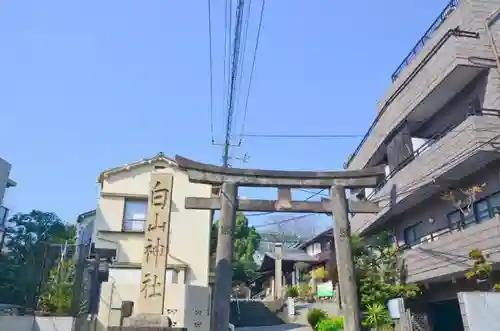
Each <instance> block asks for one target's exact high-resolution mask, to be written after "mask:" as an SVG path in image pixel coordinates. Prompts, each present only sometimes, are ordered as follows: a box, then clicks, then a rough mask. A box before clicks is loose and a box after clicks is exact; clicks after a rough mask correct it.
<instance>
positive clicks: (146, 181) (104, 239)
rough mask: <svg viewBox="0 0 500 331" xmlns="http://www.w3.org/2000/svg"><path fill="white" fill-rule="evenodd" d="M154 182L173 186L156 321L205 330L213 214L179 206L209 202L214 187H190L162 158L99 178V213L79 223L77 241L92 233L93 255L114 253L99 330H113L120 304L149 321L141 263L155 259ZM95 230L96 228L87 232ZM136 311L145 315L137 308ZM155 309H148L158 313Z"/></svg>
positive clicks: (103, 293)
mask: <svg viewBox="0 0 500 331" xmlns="http://www.w3.org/2000/svg"><path fill="white" fill-rule="evenodd" d="M153 176H155V178H157V177H158V176H160V177H161V176H167V177H168V178H171V181H170V183H171V184H172V185H171V189H168V191H169V194H170V195H169V208H170V209H169V212H168V215H167V217H169V219H170V226H169V240H168V255H167V257H166V264H165V268H166V271H165V272H164V273H165V278H164V279H158V281H157V283H158V284H161V286H160V285H158V286H160V287H161V289H162V290H161V291H163V292H164V297H162V298H163V299H162V302H161V303H160V304H159V306H160V307H161V306H163V307H164V309H163V310H162V309H161V308H160V311H159V312H154V313H158V314H162V315H165V316H169V318H170V319H171V320H172V321H173V322H174V324H175V325H177V326H186V327H193V326H192V325H190V324H193V323H195V322H196V323H202V324H206V327H207V328H208V320H209V315H210V291H209V287H208V283H209V240H210V229H211V223H212V217H211V213H210V211H205V210H201V211H200V210H186V209H185V208H184V203H185V198H186V197H187V196H199V197H210V196H211V187H210V186H208V185H203V184H193V183H190V182H189V180H188V176H187V174H186V173H185V172H183V171H181V170H180V169H179V168H178V167H177V165H176V164H175V161H173V160H171V159H168V158H166V157H165V156H163V154H161V153H160V154H158V155H157V156H156V157H154V158H151V159H145V160H141V161H138V162H134V163H131V164H127V165H124V166H121V167H117V168H113V169H109V170H106V171H104V172H103V173H101V175H100V176H99V180H98V181H99V197H98V204H97V208H96V210H95V212H93V211H92V212H89V213H86V215H85V216H83V217H82V218H81V221H80V224H82V221H83V220H86V222H87V223H86V224H87V226H82V227H81V230H82V231H81V238H82V240H85V239H84V238H87V237H88V236H89V234H90V233H91V234H92V235H91V236H92V239H91V240H92V241H93V243H94V245H95V250H96V251H97V252H106V251H113V252H114V254H113V255H114V257H113V259H112V263H111V264H110V267H109V280H108V281H107V282H105V283H102V285H101V302H100V305H99V322H100V324H101V325H103V326H117V325H118V324H119V317H120V314H119V308H120V307H121V304H122V302H124V301H133V302H135V303H136V305H135V308H134V311H136V310H137V309H139V310H140V312H141V313H148V312H147V311H144V310H145V308H144V307H145V306H144V305H146V304H145V303H144V301H145V300H146V301H147V300H149V299H148V298H150V297H151V295H146V292H145V289H144V288H143V287H144V286H145V285H144V284H145V282H146V280H145V278H144V277H146V276H148V275H149V271H148V272H147V273H145V271H144V270H143V269H144V268H145V265H144V263H145V261H148V260H151V254H155V253H154V252H155V251H154V249H152V248H151V247H149V246H151V245H149V246H148V242H149V241H150V240H149V236H150V232H151V229H152V228H153V226H152V223H151V218H149V219H148V212H150V211H151V209H150V207H148V205H149V206H151V199H152V198H151V197H152V196H153V195H152V193H151V191H150V190H151V187H150V184H151V181H152V177H153ZM148 220H149V221H148ZM148 222H149V223H148ZM92 223H93V226H88V224H92ZM154 227H156V226H154ZM90 229H91V230H90ZM163 235H164V234H163ZM163 235H161V236H163ZM159 238H160V237H159ZM162 238H163V237H162ZM87 240H88V239H87ZM146 241H148V242H146ZM148 247H149V248H148ZM156 249H157V250H158V252H157V253H158V254H156V255H157V256H160V255H161V254H163V253H162V252H164V251H165V247H164V245H163V246H162V248H160V247H157V248H156ZM148 268H149V267H148ZM148 270H149V269H148ZM148 277H149V276H148ZM155 285H156V283H155ZM156 290H157V291H160V290H159V289H158V288H156ZM143 295H144V297H143ZM153 299H155V298H153ZM155 300H157V299H155ZM138 303H139V306H141V305H142V307H138ZM157 306H158V305H155V307H153V308H154V309H157ZM188 307H189V309H188ZM153 308H152V309H153ZM146 310H147V309H146ZM195 310H196V311H201V312H202V313H200V314H198V315H196V316H194V315H193V314H194V313H193V312H192V311H195ZM152 313H153V312H152ZM191 315H193V316H191ZM197 325H198V324H197Z"/></svg>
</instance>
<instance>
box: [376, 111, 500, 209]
mask: <svg viewBox="0 0 500 331" xmlns="http://www.w3.org/2000/svg"><path fill="white" fill-rule="evenodd" d="M481 115H488V116H496V117H500V111H499V110H496V109H485V108H481V109H472V110H471V111H470V112H469V113H467V114H466V118H468V117H469V116H481ZM464 120H465V119H464ZM458 125H460V123H458V124H452V125H449V126H447V127H446V128H445V129H444V130H441V131H439V132H438V133H436V134H434V135H433V136H432V137H431V138H430V139H428V140H427V141H426V142H425V143H424V144H422V145H421V146H420V147H419V148H417V149H416V150H414V151H413V153H412V154H411V155H410V156H408V157H407V158H406V159H404V160H403V161H402V162H401V163H400V164H399V165H398V166H397V167H395V168H394V169H392V170H391V172H389V174H388V175H387V176H386V177H385V179H384V180H383V181H382V182H381V183H380V184H379V185H378V186H377V187H375V189H374V190H373V191H372V192H371V193H370V195H368V197H367V199H368V200H369V199H371V198H372V197H373V196H374V195H375V194H377V192H378V191H380V189H382V187H384V185H385V184H387V182H388V181H389V180H390V179H391V178H393V177H394V176H395V175H396V174H397V173H398V172H400V171H401V170H402V169H403V168H404V167H406V166H407V165H408V164H409V163H410V162H411V161H413V160H414V159H415V158H416V157H418V156H419V155H421V154H423V153H424V152H425V151H426V150H427V149H428V148H429V147H431V146H432V145H434V144H435V143H437V142H438V141H439V140H440V139H441V138H443V137H444V136H446V135H447V134H448V133H450V132H451V131H453V130H454V129H455V128H456V127H457V126H458Z"/></svg>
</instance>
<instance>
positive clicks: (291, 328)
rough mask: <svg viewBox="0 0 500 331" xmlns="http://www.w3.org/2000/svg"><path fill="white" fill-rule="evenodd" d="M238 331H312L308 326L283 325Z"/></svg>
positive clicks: (243, 328) (247, 328)
mask: <svg viewBox="0 0 500 331" xmlns="http://www.w3.org/2000/svg"><path fill="white" fill-rule="evenodd" d="M236 331H312V329H311V327H310V326H308V325H300V324H282V325H274V326H253V327H241V328H236Z"/></svg>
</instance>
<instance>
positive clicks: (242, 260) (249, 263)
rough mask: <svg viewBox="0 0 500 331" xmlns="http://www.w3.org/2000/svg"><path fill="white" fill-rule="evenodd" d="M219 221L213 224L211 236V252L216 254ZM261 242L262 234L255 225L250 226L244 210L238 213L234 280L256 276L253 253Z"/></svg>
mask: <svg viewBox="0 0 500 331" xmlns="http://www.w3.org/2000/svg"><path fill="white" fill-rule="evenodd" d="M218 230H219V221H216V222H215V223H214V224H212V232H211V236H210V254H211V255H215V251H216V249H217V233H218ZM259 243H260V235H259V233H258V232H257V230H256V229H255V228H254V227H253V226H249V224H248V219H247V218H246V217H245V215H244V214H243V213H242V212H238V213H237V214H236V226H235V229H234V255H233V259H234V260H233V282H243V283H246V282H247V281H249V280H251V279H252V278H254V277H255V276H256V275H257V273H256V265H255V262H254V259H253V255H254V253H255V251H256V249H257V248H258V246H259Z"/></svg>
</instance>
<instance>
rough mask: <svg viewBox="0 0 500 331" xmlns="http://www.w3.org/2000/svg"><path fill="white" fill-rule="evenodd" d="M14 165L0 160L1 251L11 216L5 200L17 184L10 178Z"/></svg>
mask: <svg viewBox="0 0 500 331" xmlns="http://www.w3.org/2000/svg"><path fill="white" fill-rule="evenodd" d="M11 169H12V165H11V164H10V163H9V162H7V161H5V160H4V159H2V158H0V250H1V249H2V248H3V244H4V241H5V226H6V224H5V222H6V221H7V218H8V216H9V208H7V206H5V204H4V200H5V199H4V198H5V196H6V194H7V189H8V188H10V187H15V186H16V185H17V184H16V182H15V181H13V180H12V179H11V178H10V177H9V176H10V170H11Z"/></svg>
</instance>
